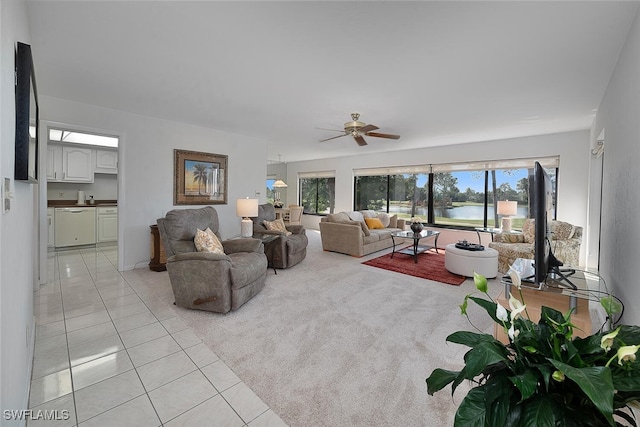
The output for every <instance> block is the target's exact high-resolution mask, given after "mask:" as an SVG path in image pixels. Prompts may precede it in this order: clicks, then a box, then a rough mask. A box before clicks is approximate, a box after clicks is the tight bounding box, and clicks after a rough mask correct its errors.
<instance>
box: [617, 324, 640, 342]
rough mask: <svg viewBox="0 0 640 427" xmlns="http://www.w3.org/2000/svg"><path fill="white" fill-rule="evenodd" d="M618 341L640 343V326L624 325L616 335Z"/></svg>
mask: <svg viewBox="0 0 640 427" xmlns="http://www.w3.org/2000/svg"><path fill="white" fill-rule="evenodd" d="M616 342H620V343H623V344H622V345H638V344H640V327H638V326H629V325H622V326H621V327H620V332H618V336H617V337H616Z"/></svg>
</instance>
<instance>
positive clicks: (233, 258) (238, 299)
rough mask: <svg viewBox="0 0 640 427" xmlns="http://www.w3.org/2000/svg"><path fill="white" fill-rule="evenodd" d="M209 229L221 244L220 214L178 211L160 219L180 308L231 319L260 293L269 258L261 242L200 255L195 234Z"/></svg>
mask: <svg viewBox="0 0 640 427" xmlns="http://www.w3.org/2000/svg"><path fill="white" fill-rule="evenodd" d="M207 227H208V228H210V229H211V231H213V232H214V233H215V234H216V236H217V237H218V238H219V239H220V235H219V233H218V213H217V212H216V210H215V209H214V208H213V207H211V206H207V207H205V208H200V209H174V210H172V211H169V212H168V213H167V214H166V216H165V217H164V218H159V219H158V230H159V231H160V237H161V240H162V244H163V245H164V249H165V252H166V254H167V271H168V272H169V279H170V280H171V287H172V288H173V295H174V296H175V299H176V301H175V303H176V305H178V306H180V307H184V308H191V309H196V310H206V311H215V312H218V313H227V312H228V311H229V310H236V309H237V308H239V307H240V306H241V305H242V304H244V303H245V302H247V301H249V300H250V299H251V298H252V297H253V296H255V295H256V294H257V293H258V292H260V290H262V288H263V287H264V284H265V280H266V275H267V257H266V256H265V254H264V246H263V245H262V242H261V241H260V240H259V239H234V240H226V241H222V239H220V241H221V243H222V245H223V247H224V255H221V254H220V255H219V254H214V253H210V252H198V251H197V250H196V246H195V243H194V241H193V239H194V237H195V235H196V231H197V229H200V230H206V229H207Z"/></svg>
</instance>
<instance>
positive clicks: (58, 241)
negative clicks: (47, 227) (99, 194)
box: [55, 207, 96, 248]
mask: <svg viewBox="0 0 640 427" xmlns="http://www.w3.org/2000/svg"><path fill="white" fill-rule="evenodd" d="M95 243H96V208H89V207H77V208H56V211H55V247H56V248H62V247H65V246H79V245H95Z"/></svg>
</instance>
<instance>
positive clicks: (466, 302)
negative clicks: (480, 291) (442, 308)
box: [459, 295, 469, 316]
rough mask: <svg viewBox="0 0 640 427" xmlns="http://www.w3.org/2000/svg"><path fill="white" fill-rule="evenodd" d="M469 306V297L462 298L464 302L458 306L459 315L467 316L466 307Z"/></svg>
mask: <svg viewBox="0 0 640 427" xmlns="http://www.w3.org/2000/svg"><path fill="white" fill-rule="evenodd" d="M468 305H469V295H467V296H465V297H464V301H462V304H460V306H459V307H460V314H462V315H464V316H466V315H467V306H468Z"/></svg>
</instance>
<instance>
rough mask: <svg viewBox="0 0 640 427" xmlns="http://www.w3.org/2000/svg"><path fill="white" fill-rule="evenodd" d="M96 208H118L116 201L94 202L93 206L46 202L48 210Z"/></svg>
mask: <svg viewBox="0 0 640 427" xmlns="http://www.w3.org/2000/svg"><path fill="white" fill-rule="evenodd" d="M97 206H118V201H117V200H96V202H95V204H93V205H90V204H88V203H85V204H84V205H79V204H78V201H77V200H47V207H49V208H77V207H83V208H95V207H97Z"/></svg>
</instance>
